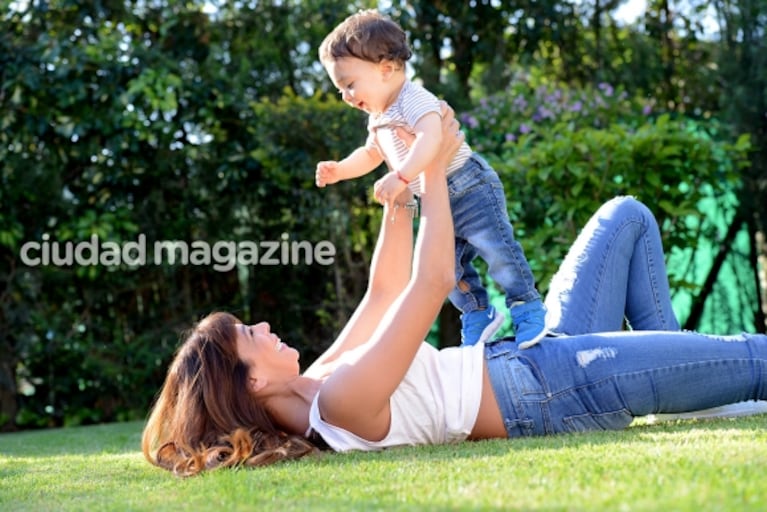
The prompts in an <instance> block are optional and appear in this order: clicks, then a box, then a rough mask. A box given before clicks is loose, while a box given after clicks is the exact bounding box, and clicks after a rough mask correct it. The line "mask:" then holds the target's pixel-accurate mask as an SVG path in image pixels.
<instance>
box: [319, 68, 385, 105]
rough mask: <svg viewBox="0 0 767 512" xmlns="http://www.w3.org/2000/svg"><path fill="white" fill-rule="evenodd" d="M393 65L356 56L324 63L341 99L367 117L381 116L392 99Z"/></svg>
mask: <svg viewBox="0 0 767 512" xmlns="http://www.w3.org/2000/svg"><path fill="white" fill-rule="evenodd" d="M390 68H391V66H390V65H389V64H388V63H386V62H380V63H374V62H369V61H366V60H362V59H358V58H356V57H342V58H340V59H336V60H335V61H332V62H326V63H325V69H326V70H327V72H328V75H329V76H330V80H331V81H332V82H333V85H335V86H336V89H338V92H339V93H340V94H341V99H343V100H344V101H345V102H346V103H348V104H349V105H351V106H352V107H354V108H358V109H360V110H362V111H364V112H366V113H368V114H380V113H381V112H384V111H385V110H386V108H387V107H388V103H389V101H390V98H391V91H390V88H391V80H390V75H391V72H390Z"/></svg>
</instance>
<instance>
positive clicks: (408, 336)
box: [319, 111, 463, 440]
mask: <svg viewBox="0 0 767 512" xmlns="http://www.w3.org/2000/svg"><path fill="white" fill-rule="evenodd" d="M458 128H459V126H458V123H457V122H456V121H455V119H454V118H453V115H452V111H449V112H448V113H447V115H446V116H445V118H444V121H443V144H442V151H441V152H440V156H439V157H438V158H437V159H436V160H435V161H434V162H432V164H431V165H430V166H429V168H428V169H426V170H425V172H424V175H423V178H422V179H423V180H424V193H423V195H422V196H421V217H420V226H419V232H418V239H417V241H416V247H415V255H414V259H413V273H412V276H411V277H410V279H409V281H408V283H407V286H406V287H405V289H404V290H403V291H402V293H400V294H399V295H398V296H397V298H396V299H395V300H394V302H393V303H392V304H391V306H390V307H389V308H388V309H387V311H386V313H385V314H384V315H383V317H382V318H381V320H380V322H379V323H378V324H377V326H376V328H375V330H374V332H373V333H372V336H371V337H370V342H369V344H368V345H367V346H366V348H365V352H364V354H362V355H361V356H360V358H359V359H358V360H357V361H356V362H354V363H353V364H346V365H341V366H339V367H338V368H337V369H336V370H335V371H334V372H333V374H332V375H330V377H328V379H327V380H326V381H325V383H323V385H322V387H321V388H320V395H319V407H320V413H321V414H322V417H323V418H324V419H325V421H327V422H329V423H332V424H333V425H336V426H338V427H342V428H345V429H347V430H349V431H351V432H353V433H355V434H357V435H359V436H361V437H364V438H366V439H370V440H378V439H381V438H383V437H384V436H385V435H386V433H387V432H388V429H389V418H390V409H389V398H390V397H391V395H392V393H393V392H394V390H395V389H396V388H397V386H398V385H399V384H400V382H401V380H402V378H403V377H404V375H405V373H406V371H407V369H408V368H409V367H410V364H411V363H412V361H413V358H414V357H415V354H416V352H417V351H418V349H419V347H420V346H421V343H423V340H424V339H425V337H426V335H427V333H428V331H429V328H430V327H431V325H432V323H433V322H434V319H435V318H436V316H437V314H438V313H439V311H440V309H441V307H442V304H443V303H444V301H445V298H446V297H447V294H448V293H449V291H450V290H451V289H452V288H453V286H454V284H455V277H454V276H455V274H454V272H455V269H454V266H455V255H454V252H455V251H454V234H453V221H452V215H451V212H450V203H449V199H448V194H447V182H446V178H445V170H446V168H447V164H448V162H449V161H450V159H451V158H452V156H453V155H454V154H455V152H456V151H457V149H458V147H459V146H460V143H461V142H462V141H463V135H462V134H461V133H460V132H459V131H458ZM379 199H387V198H379ZM395 260H396V261H398V262H399V261H400V260H399V258H395Z"/></svg>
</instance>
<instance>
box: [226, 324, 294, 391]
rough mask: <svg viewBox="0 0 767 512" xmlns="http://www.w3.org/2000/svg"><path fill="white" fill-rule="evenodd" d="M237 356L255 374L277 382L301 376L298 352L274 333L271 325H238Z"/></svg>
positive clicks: (236, 326)
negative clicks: (283, 378) (277, 379)
mask: <svg viewBox="0 0 767 512" xmlns="http://www.w3.org/2000/svg"><path fill="white" fill-rule="evenodd" d="M235 328H236V330H237V355H238V356H239V358H240V359H241V360H242V361H243V362H244V363H245V364H246V365H248V367H250V369H251V373H255V374H256V375H261V376H263V377H267V378H268V379H270V380H273V379H275V378H277V377H280V376H295V375H298V373H299V365H298V351H297V350H296V349H294V348H292V347H289V346H288V345H286V344H285V343H283V342H282V341H281V340H280V337H279V336H277V335H276V334H274V333H273V332H271V330H270V327H269V324H268V323H266V322H260V323H257V324H254V325H245V324H236V325H235Z"/></svg>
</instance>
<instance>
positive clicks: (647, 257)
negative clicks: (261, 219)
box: [142, 113, 767, 475]
mask: <svg viewBox="0 0 767 512" xmlns="http://www.w3.org/2000/svg"><path fill="white" fill-rule="evenodd" d="M456 131H457V123H456V122H455V121H454V120H453V119H452V113H449V114H448V115H446V116H445V120H444V121H443V132H444V137H443V139H444V141H445V142H443V149H444V150H443V151H442V153H441V159H440V161H438V162H434V163H433V164H432V166H431V167H430V168H429V169H427V170H426V171H425V172H424V182H425V193H424V194H423V196H422V215H421V219H420V225H419V231H418V237H417V240H416V243H415V250H414V251H413V243H412V242H413V240H412V220H411V218H410V216H409V215H407V212H406V210H405V209H404V208H402V207H400V206H399V205H401V204H403V201H402V198H391V197H385V196H384V195H383V194H382V192H381V189H380V188H378V187H376V188H375V193H376V199H378V200H379V201H380V202H382V203H384V215H385V217H384V218H385V219H387V221H386V222H383V223H382V226H381V232H380V235H379V239H378V243H377V247H376V251H375V253H374V257H373V262H372V265H371V275H370V283H369V287H368V291H367V293H366V295H365V297H364V298H363V300H362V301H361V303H360V305H359V307H358V308H357V310H356V311H355V313H354V314H353V315H352V317H351V319H350V321H349V323H348V324H347V325H346V327H345V328H344V330H343V331H342V332H341V334H340V335H339V337H338V339H337V340H336V341H335V342H334V343H333V345H332V346H331V347H330V348H329V349H328V350H327V351H326V352H325V353H324V354H323V355H322V356H321V357H320V358H319V359H318V360H317V361H315V362H314V363H313V364H312V365H311V366H310V367H309V368H308V369H307V370H306V372H304V373H303V374H300V373H299V364H298V353H297V351H296V350H295V349H293V348H291V347H289V346H288V345H286V344H284V343H283V342H282V341H281V340H280V339H279V337H278V336H277V335H275V334H274V333H272V332H271V330H270V326H269V324H267V323H265V322H261V323H259V324H256V325H252V326H248V325H243V324H241V323H240V322H239V321H238V320H237V319H236V318H234V317H233V316H231V315H228V314H221V313H219V314H214V315H211V316H209V317H207V318H205V319H203V320H202V321H201V322H200V323H199V324H198V325H197V326H196V327H195V328H194V329H193V330H192V331H191V333H190V335H189V336H188V337H187V339H186V341H185V342H184V343H183V345H182V346H181V348H180V350H179V352H178V354H177V355H176V358H175V359H174V361H173V363H172V364H171V367H170V369H169V372H168V376H167V378H166V381H165V384H164V385H163V388H162V391H161V393H160V396H159V398H158V401H157V403H156V404H155V406H154V408H153V411H152V413H151V415H150V418H149V420H148V422H147V425H146V427H145V429H144V436H143V440H142V447H143V451H144V455H145V456H146V458H147V459H148V460H149V461H150V462H152V463H153V464H156V465H158V466H160V467H163V468H166V469H168V470H171V471H174V472H175V473H177V474H182V475H190V474H195V473H198V472H199V471H202V470H204V469H209V468H214V467H220V466H232V465H238V464H244V465H263V464H268V463H271V462H274V461H277V460H281V459H289V458H296V457H300V456H303V455H306V454H307V453H311V452H313V451H314V450H315V446H317V445H318V444H320V443H327V444H328V445H329V446H330V447H331V448H333V449H335V450H339V451H342V450H349V449H365V450H370V449H378V448H382V447H387V446H396V445H403V444H430V443H431V444H433V443H446V442H454V441H460V440H463V439H486V438H504V437H517V436H526V435H543V434H551V433H558V432H572V431H586V430H605V429H620V428H624V427H626V426H627V425H629V424H630V423H631V421H632V419H633V417H635V416H644V415H647V414H651V413H659V412H684V411H693V410H699V409H705V408H709V407H714V406H719V405H723V404H728V403H733V402H738V401H742V400H749V399H757V398H760V399H764V398H767V384H764V383H767V337H765V336H760V335H741V336H733V337H710V336H705V335H701V334H696V333H692V332H661V331H631V332H612V333H605V334H581V333H585V332H589V331H592V330H596V329H612V330H619V329H620V328H621V323H622V321H623V318H624V313H625V317H626V319H627V320H628V322H629V323H630V324H631V325H632V326H634V327H635V328H637V329H675V328H677V327H678V325H677V324H676V320H674V319H673V313H672V312H671V309H670V305H669V297H668V289H667V282H666V276H665V268H664V264H663V254H662V251H661V247H660V241H659V234H658V230H657V225H656V224H655V223H654V222H655V221H654V219H653V218H652V215H650V214H649V212H648V211H647V209H646V208H645V207H644V206H642V205H641V204H640V203H638V202H637V201H635V200H633V199H631V198H619V199H615V200H613V201H611V202H609V203H607V204H606V205H605V206H604V207H603V208H602V209H600V210H599V212H597V214H596V215H595V217H594V218H593V219H592V220H591V221H590V223H589V225H588V227H587V229H585V230H584V232H583V233H582V234H581V236H580V237H579V239H578V241H576V243H575V244H574V246H573V249H572V250H571V252H570V254H569V255H568V258H567V259H566V261H565V263H564V264H563V267H562V270H561V271H560V272H559V274H558V275H557V277H556V278H555V279H554V282H552V287H551V289H552V293H550V295H549V297H548V298H547V305H548V307H549V309H550V311H551V312H552V319H553V322H552V325H551V327H552V330H553V331H556V332H563V333H566V334H564V335H561V336H559V337H549V338H546V339H545V340H544V341H543V342H541V343H540V344H538V345H535V346H534V347H532V348H529V349H527V350H520V349H519V348H518V347H517V345H516V344H515V343H514V342H513V340H498V341H495V342H492V343H488V344H478V345H475V346H470V347H460V348H459V347H453V348H447V349H444V350H442V351H437V350H436V349H434V348H433V347H431V346H430V345H428V344H426V343H424V342H423V339H424V338H425V336H426V334H427V332H428V330H429V327H430V326H431V324H432V322H433V320H434V319H435V318H436V315H437V313H438V312H439V310H440V308H441V306H442V304H443V302H444V299H445V297H446V296H447V294H448V292H449V291H450V290H451V289H452V287H453V285H454V282H453V257H452V255H453V250H452V249H453V230H452V222H451V214H450V208H449V203H448V192H447V186H446V180H445V174H444V169H445V163H446V162H447V161H449V160H450V157H451V156H452V154H453V152H454V151H455V150H456V148H457V147H458V145H459V144H460V142H461V140H462V136H461V135H460V133H459V134H458V135H455V133H456ZM648 298H649V300H648ZM711 383H716V385H714V386H712V385H711Z"/></svg>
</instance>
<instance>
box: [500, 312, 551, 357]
mask: <svg viewBox="0 0 767 512" xmlns="http://www.w3.org/2000/svg"><path fill="white" fill-rule="evenodd" d="M509 312H510V313H511V322H512V325H513V326H514V334H515V335H516V340H517V343H518V344H519V348H520V349H525V348H530V347H532V346H533V345H535V344H536V343H538V342H539V341H541V340H542V339H543V337H544V336H546V333H547V330H546V308H545V307H543V302H541V301H540V300H533V301H530V302H515V303H514V304H512V306H511V308H510V309H509Z"/></svg>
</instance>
